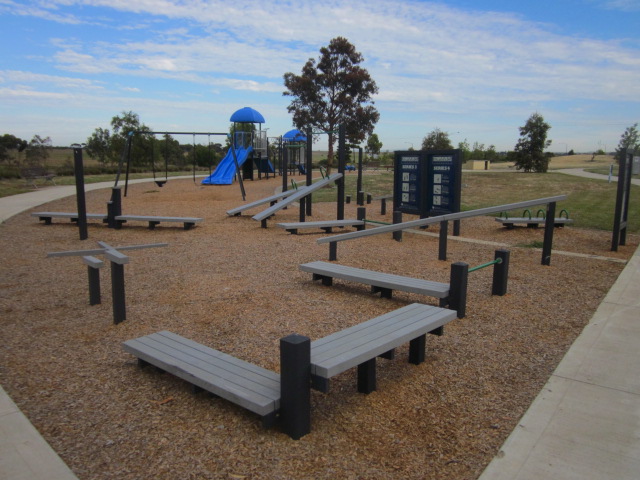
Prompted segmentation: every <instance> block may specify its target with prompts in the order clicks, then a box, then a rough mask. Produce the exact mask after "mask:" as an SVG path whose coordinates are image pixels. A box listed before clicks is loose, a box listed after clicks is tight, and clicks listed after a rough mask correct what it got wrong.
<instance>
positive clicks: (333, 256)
mask: <svg viewBox="0 0 640 480" xmlns="http://www.w3.org/2000/svg"><path fill="white" fill-rule="evenodd" d="M336 260H338V242H329V261H330V262H335V261H336Z"/></svg>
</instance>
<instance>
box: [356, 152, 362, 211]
mask: <svg viewBox="0 0 640 480" xmlns="http://www.w3.org/2000/svg"><path fill="white" fill-rule="evenodd" d="M356 184H357V186H356V192H359V191H361V190H362V147H358V180H357V182H356ZM358 205H360V206H362V204H361V203H359V204H358Z"/></svg>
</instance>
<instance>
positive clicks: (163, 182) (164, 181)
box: [155, 180, 167, 187]
mask: <svg viewBox="0 0 640 480" xmlns="http://www.w3.org/2000/svg"><path fill="white" fill-rule="evenodd" d="M155 182H156V185H158V186H159V187H164V184H165V183H167V181H166V180H156V181H155Z"/></svg>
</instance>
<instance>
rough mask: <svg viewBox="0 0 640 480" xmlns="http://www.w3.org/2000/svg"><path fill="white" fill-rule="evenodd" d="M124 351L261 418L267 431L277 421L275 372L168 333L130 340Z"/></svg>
mask: <svg viewBox="0 0 640 480" xmlns="http://www.w3.org/2000/svg"><path fill="white" fill-rule="evenodd" d="M123 348H124V350H125V351H127V352H129V353H131V354H133V355H135V356H136V357H138V359H139V360H140V364H141V366H144V365H145V364H151V365H154V366H155V367H157V368H160V369H162V370H164V371H166V372H169V373H171V374H173V375H175V376H177V377H179V378H181V379H183V380H185V381H187V382H189V383H191V384H192V385H194V386H196V387H198V388H201V389H203V390H206V391H208V392H211V393H213V394H215V395H217V396H219V397H221V398H224V399H226V400H228V401H230V402H232V403H235V404H237V405H239V406H241V407H243V408H246V409H247V410H249V411H251V412H254V413H256V414H258V415H260V417H261V418H262V423H263V425H264V426H265V427H269V426H271V425H272V424H273V423H274V422H275V420H276V415H277V411H278V409H279V408H280V375H278V374H277V373H275V372H272V371H270V370H266V369H264V368H262V367H259V366H257V365H253V364H251V363H249V362H245V361H243V360H240V359H238V358H235V357H233V356H231V355H227V354H225V353H222V352H220V351H218V350H215V349H213V348H209V347H206V346H204V345H201V344H199V343H197V342H194V341H192V340H189V339H186V338H184V337H182V336H180V335H177V334H175V333H171V332H167V331H162V332H158V333H152V334H150V335H146V336H144V337H140V338H136V339H134V340H128V341H126V342H124V344H123Z"/></svg>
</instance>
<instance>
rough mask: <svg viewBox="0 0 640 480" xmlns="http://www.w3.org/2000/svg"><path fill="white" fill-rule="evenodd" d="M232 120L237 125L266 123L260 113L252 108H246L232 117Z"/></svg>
mask: <svg viewBox="0 0 640 480" xmlns="http://www.w3.org/2000/svg"><path fill="white" fill-rule="evenodd" d="M230 120H231V121H232V122H236V123H265V122H264V117H263V116H262V114H261V113H260V112H258V111H257V110H254V109H253V108H251V107H244V108H241V109H240V110H238V111H236V112H235V113H234V114H233V115H231V118H230Z"/></svg>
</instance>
